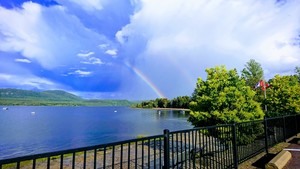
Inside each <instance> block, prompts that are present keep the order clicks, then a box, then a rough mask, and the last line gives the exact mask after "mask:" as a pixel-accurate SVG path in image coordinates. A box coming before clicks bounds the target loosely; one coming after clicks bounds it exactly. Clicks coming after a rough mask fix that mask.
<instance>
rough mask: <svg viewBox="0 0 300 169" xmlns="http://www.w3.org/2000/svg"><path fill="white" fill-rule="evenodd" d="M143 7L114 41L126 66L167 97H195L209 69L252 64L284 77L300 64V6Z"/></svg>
mask: <svg viewBox="0 0 300 169" xmlns="http://www.w3.org/2000/svg"><path fill="white" fill-rule="evenodd" d="M141 3H142V5H141V8H140V9H139V10H138V11H137V12H136V13H135V14H133V15H132V17H131V23H130V24H128V25H126V26H124V27H123V28H122V29H121V30H120V31H119V32H117V33H116V39H117V40H118V41H119V42H120V44H121V45H122V47H123V48H122V50H124V53H127V54H128V55H127V57H128V60H132V62H133V63H134V66H135V67H137V68H139V69H141V70H142V71H143V72H144V74H145V75H146V76H148V78H149V79H151V80H152V81H153V84H155V85H157V87H158V88H160V89H161V90H162V91H167V92H168V93H167V95H168V96H171V95H174V94H172V93H176V94H175V95H180V94H184V93H185V94H191V92H192V90H193V88H194V85H195V82H196V79H197V77H199V76H200V75H201V76H204V77H205V76H206V75H205V73H204V69H205V68H207V67H214V66H216V65H222V64H223V65H226V66H227V67H228V68H237V69H238V70H241V69H242V68H243V67H244V64H245V63H246V62H247V61H248V60H249V59H251V58H254V59H256V60H257V61H258V62H260V63H261V64H262V66H263V67H265V68H266V69H269V70H270V71H271V72H278V73H280V72H282V71H283V70H284V69H286V68H287V67H288V68H290V69H294V67H295V66H296V65H299V64H300V47H299V45H298V46H296V45H291V43H292V41H293V39H294V38H296V37H298V35H299V30H300V1H286V3H285V4H281V5H278V4H275V2H274V0H265V1H259V0H243V1H235V0H217V1H207V0H191V1H189V3H186V1H185V0H175V1H174V0H164V1H160V0H142V1H141ZM158 7H159V8H158ZM298 44H299V40H298ZM154 67H155V69H154ZM161 72H163V73H161ZM175 74H176V76H174V75H175ZM174 81H176V84H174ZM170 85H172V86H174V85H175V86H174V89H170ZM187 86H188V87H187Z"/></svg>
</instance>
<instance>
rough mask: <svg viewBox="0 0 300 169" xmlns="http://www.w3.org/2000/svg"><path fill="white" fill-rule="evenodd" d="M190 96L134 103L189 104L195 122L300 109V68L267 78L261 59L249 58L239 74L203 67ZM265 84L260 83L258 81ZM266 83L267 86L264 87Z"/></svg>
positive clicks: (220, 121)
mask: <svg viewBox="0 0 300 169" xmlns="http://www.w3.org/2000/svg"><path fill="white" fill-rule="evenodd" d="M206 73H207V77H206V79H205V80H203V79H202V78H198V79H197V83H196V87H195V89H194V92H193V93H192V95H191V96H179V97H176V98H174V99H172V100H168V99H166V98H158V99H155V100H150V101H144V102H141V103H139V104H137V105H136V107H141V108H188V109H190V110H191V111H190V117H189V119H188V120H189V121H190V122H191V123H192V124H193V125H194V126H198V127H199V126H208V125H217V124H228V123H235V122H244V121H250V120H258V119H263V118H264V117H274V116H283V115H290V114H296V113H299V112H300V83H299V82H300V68H299V67H296V68H295V73H294V74H293V75H284V76H281V75H275V76H274V77H273V78H271V79H269V80H268V81H266V80H265V79H264V71H263V69H262V67H261V65H260V63H258V62H256V61H255V60H253V59H251V60H249V61H248V62H247V63H246V64H245V68H244V69H243V70H242V71H241V75H239V73H238V72H237V70H236V69H231V70H227V69H226V67H225V66H216V67H214V68H208V69H206ZM261 81H263V84H264V85H266V86H262V85H261V83H259V82H261ZM266 87H268V88H266Z"/></svg>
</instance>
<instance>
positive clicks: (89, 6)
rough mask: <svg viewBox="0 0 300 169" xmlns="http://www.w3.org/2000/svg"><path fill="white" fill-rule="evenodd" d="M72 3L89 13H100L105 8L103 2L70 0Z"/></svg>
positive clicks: (100, 0) (97, 0)
mask: <svg viewBox="0 0 300 169" xmlns="http://www.w3.org/2000/svg"><path fill="white" fill-rule="evenodd" d="M69 1H70V2H72V3H75V4H76V5H78V6H80V7H81V8H83V9H84V10H85V11H87V12H93V11H95V10H96V11H98V10H101V9H102V8H103V5H102V3H103V2H102V1H103V0H69Z"/></svg>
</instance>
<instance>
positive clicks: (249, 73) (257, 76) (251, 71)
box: [242, 59, 264, 87]
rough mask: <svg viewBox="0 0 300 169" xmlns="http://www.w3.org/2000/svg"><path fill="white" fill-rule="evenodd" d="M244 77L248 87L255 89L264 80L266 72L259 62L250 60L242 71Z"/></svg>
mask: <svg viewBox="0 0 300 169" xmlns="http://www.w3.org/2000/svg"><path fill="white" fill-rule="evenodd" d="M242 77H243V78H244V79H245V80H246V85H248V86H250V87H253V86H255V85H256V84H257V82H259V81H260V80H262V79H263V78H264V71H263V69H262V67H261V65H260V64H259V63H258V62H256V61H255V60H254V59H250V60H249V62H247V63H246V65H245V68H244V69H243V70H242Z"/></svg>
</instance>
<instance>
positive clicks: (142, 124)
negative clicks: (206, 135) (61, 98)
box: [0, 106, 192, 159]
mask: <svg viewBox="0 0 300 169" xmlns="http://www.w3.org/2000/svg"><path fill="white" fill-rule="evenodd" d="M0 110H1V111H0V133H1V137H0V159H3V158H10V157H16V156H23V155H28V154H36V153H42V152H49V151H55V150H62V149H70V148H77V147H83V146H90V145H97V144H103V143H108V142H115V141H121V140H126V139H132V138H136V137H137V136H138V135H147V136H150V135H157V134H162V133H163V130H164V129H169V130H170V131H175V130H182V129H189V128H192V126H191V124H190V123H188V122H187V118H188V113H187V112H183V111H168V110H161V111H157V110H151V109H131V108H129V107H50V106H41V107H37V106H15V107H9V109H8V110H6V111H4V110H2V108H1V109H0ZM33 112H34V113H33Z"/></svg>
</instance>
